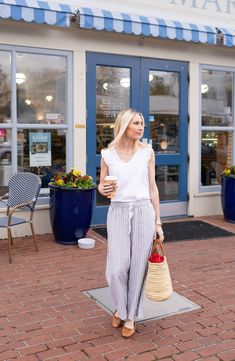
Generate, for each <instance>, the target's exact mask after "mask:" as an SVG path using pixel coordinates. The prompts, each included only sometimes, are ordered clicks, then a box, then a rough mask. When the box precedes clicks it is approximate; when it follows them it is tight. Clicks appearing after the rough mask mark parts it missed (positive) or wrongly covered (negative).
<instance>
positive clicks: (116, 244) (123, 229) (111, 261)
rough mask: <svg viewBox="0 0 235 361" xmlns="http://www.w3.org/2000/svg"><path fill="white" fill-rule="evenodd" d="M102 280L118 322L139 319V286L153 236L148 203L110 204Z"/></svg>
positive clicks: (140, 306)
mask: <svg viewBox="0 0 235 361" xmlns="http://www.w3.org/2000/svg"><path fill="white" fill-rule="evenodd" d="M107 232H108V253H107V264H106V279H107V282H108V285H109V287H110V291H111V295H112V298H113V302H114V306H115V309H117V310H118V313H119V316H120V318H121V319H122V320H126V319H130V320H134V319H136V318H143V285H144V280H145V276H146V270H147V260H148V256H149V253H150V251H151V245H152V241H153V237H154V233H155V211H154V208H153V205H152V203H151V202H150V200H139V201H136V202H112V203H111V205H110V207H109V210H108V216H107Z"/></svg>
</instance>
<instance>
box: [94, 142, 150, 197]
mask: <svg viewBox="0 0 235 361" xmlns="http://www.w3.org/2000/svg"><path fill="white" fill-rule="evenodd" d="M151 152H152V146H151V145H150V144H147V146H146V147H145V148H140V149H138V150H137V151H136V152H135V153H134V155H133V157H132V158H131V159H130V160H129V161H127V162H125V161H123V160H121V159H120V157H119V155H118V153H117V152H116V150H115V149H114V148H111V149H110V148H107V149H102V150H101V155H102V158H103V159H104V161H105V163H106V164H107V166H108V169H109V175H112V176H116V177H117V185H118V188H117V191H116V195H115V196H114V197H113V198H112V199H111V201H112V202H134V201H137V200H140V199H150V194H149V177H148V162H149V159H150V156H151Z"/></svg>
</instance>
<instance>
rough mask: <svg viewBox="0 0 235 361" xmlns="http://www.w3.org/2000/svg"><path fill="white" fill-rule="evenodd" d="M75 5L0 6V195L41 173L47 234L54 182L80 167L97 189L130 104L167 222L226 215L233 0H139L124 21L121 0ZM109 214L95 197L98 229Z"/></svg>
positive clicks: (39, 216) (42, 222) (41, 214)
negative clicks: (16, 178)
mask: <svg viewBox="0 0 235 361" xmlns="http://www.w3.org/2000/svg"><path fill="white" fill-rule="evenodd" d="M64 2H65V3H66V1H64ZM67 3H68V5H67V4H63V5H57V4H55V3H53V2H49V3H44V2H43V3H42V2H35V1H34V2H30V1H28V2H27V1H26V2H24V5H22V2H19V4H18V3H17V1H16V2H15V5H12V2H11V1H8V0H3V1H1V4H0V24H1V33H0V55H1V56H0V92H1V97H0V99H1V100H0V122H1V127H0V192H1V194H3V193H4V192H5V191H6V190H7V184H8V180H9V177H10V176H11V175H12V174H13V173H14V172H16V171H26V170H27V171H32V172H34V173H36V174H39V175H40V177H41V179H42V184H43V188H42V191H41V195H40V199H39V201H38V205H37V211H36V217H35V218H36V219H35V220H36V222H35V223H36V227H37V228H36V231H37V233H44V232H49V231H50V225H49V218H48V181H49V180H50V177H51V175H52V174H53V173H54V172H55V171H57V170H58V169H61V168H62V167H64V166H66V167H67V168H70V167H71V166H73V165H74V166H75V167H76V168H80V169H81V170H82V171H84V172H87V173H88V174H90V175H92V176H93V177H94V179H96V181H97V182H98V180H99V163H100V150H101V149H102V148H103V147H106V146H107V144H108V143H109V142H110V141H111V139H112V129H113V123H114V120H115V117H116V115H117V113H118V112H119V111H120V110H122V109H123V108H126V107H130V106H131V107H133V108H135V109H137V110H139V111H141V112H142V113H143V114H144V117H145V121H146V125H145V134H144V139H143V141H144V142H150V143H151V144H152V146H153V149H154V151H155V156H156V164H157V167H156V181H157V184H158V188H159V191H160V198H161V212H162V216H165V217H172V216H182V215H192V216H198V215H211V214H220V213H221V206H220V174H221V171H222V170H223V168H224V167H225V166H226V165H230V164H231V163H232V162H233V159H234V146H233V144H234V116H235V114H234V100H235V94H234V89H235V87H234V84H235V66H234V60H233V59H234V51H235V50H234V45H235V32H233V31H232V30H231V29H232V22H233V20H232V19H233V18H234V15H235V6H234V5H235V4H233V3H234V2H233V1H229V0H228V1H218V0H217V1H205V0H204V1H177V0H171V1H163V0H162V1H158V2H157V4H156V5H154V4H153V2H152V1H150V0H147V1H146V2H145V4H144V6H143V5H142V4H141V3H142V2H141V1H139V0H135V1H134V0H129V1H126V2H125V7H124V6H123V9H125V13H122V12H120V2H119V1H117V0H113V1H107V0H104V1H103V2H102V9H103V10H101V9H96V8H95V6H96V7H97V6H98V4H97V2H94V1H92V0H90V1H86V2H85V1H76V2H75V1H74V5H73V2H72V0H71V1H68V2H67ZM17 4H18V5H17ZM83 6H86V8H85V7H83ZM99 6H101V4H100V5H99ZM209 16H210V18H209V19H210V20H209V21H208V17H209ZM16 20H18V21H16ZM205 24H206V25H205ZM225 24H226V26H225ZM133 176H134V175H133ZM106 212H107V200H106V199H104V198H103V197H101V196H100V195H99V194H98V193H97V199H96V209H95V213H94V219H93V223H94V224H101V223H105V216H106Z"/></svg>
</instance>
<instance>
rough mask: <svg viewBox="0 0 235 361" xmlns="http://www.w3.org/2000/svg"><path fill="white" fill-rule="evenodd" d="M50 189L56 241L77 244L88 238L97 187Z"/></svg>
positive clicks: (52, 220) (52, 224)
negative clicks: (78, 241) (80, 240)
mask: <svg viewBox="0 0 235 361" xmlns="http://www.w3.org/2000/svg"><path fill="white" fill-rule="evenodd" d="M49 188H50V221H51V226H52V230H53V233H54V237H55V241H56V242H58V243H61V244H66V245H69V244H77V240H78V239H80V238H83V237H86V234H87V232H88V230H89V228H90V224H91V218H92V213H93V207H94V200H95V187H94V188H91V189H76V188H71V189H66V188H60V187H56V186H53V185H49Z"/></svg>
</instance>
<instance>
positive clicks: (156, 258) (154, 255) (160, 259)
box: [149, 253, 165, 263]
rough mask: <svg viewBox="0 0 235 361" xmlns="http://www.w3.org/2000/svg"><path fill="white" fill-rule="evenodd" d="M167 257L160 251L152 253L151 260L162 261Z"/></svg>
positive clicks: (153, 261) (154, 261)
mask: <svg viewBox="0 0 235 361" xmlns="http://www.w3.org/2000/svg"><path fill="white" fill-rule="evenodd" d="M164 260H165V257H164V256H161V255H160V254H159V253H152V254H151V256H150V257H149V262H152V263H162V262H164Z"/></svg>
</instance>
